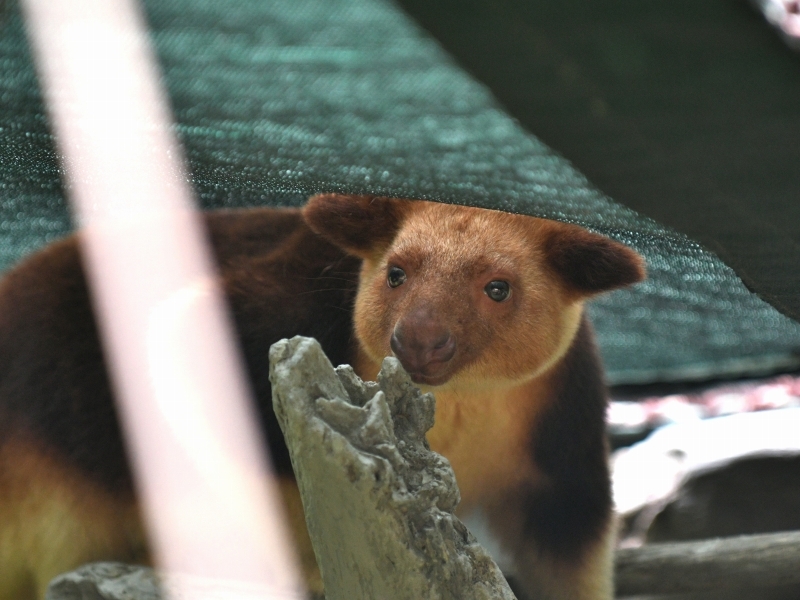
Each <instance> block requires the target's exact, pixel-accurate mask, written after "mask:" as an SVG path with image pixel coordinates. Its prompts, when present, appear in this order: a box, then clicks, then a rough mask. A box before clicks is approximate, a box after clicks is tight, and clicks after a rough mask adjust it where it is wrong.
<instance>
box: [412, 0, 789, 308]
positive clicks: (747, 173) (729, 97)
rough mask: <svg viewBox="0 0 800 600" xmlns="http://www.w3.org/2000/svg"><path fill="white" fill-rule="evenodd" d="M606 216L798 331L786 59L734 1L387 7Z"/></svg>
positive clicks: (455, 1) (416, 0) (422, 1)
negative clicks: (722, 272)
mask: <svg viewBox="0 0 800 600" xmlns="http://www.w3.org/2000/svg"><path fill="white" fill-rule="evenodd" d="M399 3H400V4H401V5H402V6H403V7H404V9H405V10H406V11H407V12H408V13H409V14H410V15H411V16H413V17H414V18H415V19H416V20H417V21H418V22H419V23H420V24H421V25H422V26H423V27H425V28H426V29H427V30H428V31H429V32H430V33H432V34H433V35H434V36H435V37H436V38H437V39H438V40H439V41H440V43H442V45H443V46H444V47H445V49H446V50H447V51H448V52H450V53H451V54H452V55H453V56H455V57H456V59H457V60H458V61H459V63H460V64H461V65H462V66H463V67H465V68H466V69H467V70H468V71H469V72H470V73H471V74H473V75H474V76H475V77H477V78H478V79H479V80H481V81H482V82H484V83H485V84H487V85H488V86H489V87H490V88H491V90H492V92H493V93H494V95H495V97H496V98H497V99H498V100H499V101H500V102H501V103H502V104H503V106H504V107H505V108H506V109H507V110H508V111H509V112H510V113H511V114H512V115H513V116H515V117H516V118H517V119H519V121H520V122H521V123H522V124H523V125H524V126H525V127H526V128H528V129H529V130H530V131H532V132H534V133H535V134H536V135H537V136H538V137H539V138H541V139H542V140H543V141H544V142H545V143H546V144H548V145H550V146H551V147H552V148H554V149H555V150H556V151H558V152H560V153H561V154H563V155H564V156H565V157H566V158H567V159H569V160H570V161H572V162H573V164H574V165H575V166H576V167H577V168H578V169H579V170H580V171H582V172H583V173H584V174H586V175H587V177H588V178H589V180H590V181H592V182H593V183H594V184H595V185H597V186H598V187H599V188H600V189H601V190H603V191H604V192H606V193H607V194H609V195H610V196H611V197H612V198H614V200H616V201H617V202H620V203H622V204H625V205H627V206H629V207H630V208H633V209H634V210H636V211H639V212H641V213H643V214H644V215H647V216H650V217H652V218H654V219H656V220H657V221H660V222H661V223H664V224H666V225H669V226H672V227H674V228H676V229H678V230H679V231H682V232H684V233H686V234H687V235H689V236H690V237H692V238H694V239H695V240H697V241H699V242H701V243H702V244H703V245H705V246H706V247H707V248H708V249H710V250H711V251H713V252H715V253H716V254H717V255H718V256H720V258H722V259H723V260H724V261H725V262H727V263H728V264H729V265H731V266H732V267H733V268H734V269H735V270H736V272H737V273H738V274H739V275H740V276H741V277H742V279H743V280H744V282H745V284H746V285H748V287H750V289H752V290H754V291H756V292H757V293H758V294H759V295H760V296H761V297H762V298H764V299H766V300H767V301H768V302H770V303H771V304H773V305H774V306H775V307H776V308H778V309H779V310H781V311H782V312H784V313H785V314H787V315H789V316H791V317H793V318H795V319H797V318H798V317H800V294H798V291H800V283H799V282H800V278H798V275H800V245H799V244H800V202H798V200H799V199H800V171H799V169H798V167H799V166H800V152H799V151H798V149H799V148H800V58H799V57H798V56H797V55H796V54H794V53H792V51H791V50H789V49H788V47H786V46H785V45H784V44H783V42H782V41H781V40H780V38H779V37H778V35H776V32H775V31H774V30H772V29H771V28H770V27H769V26H768V25H767V24H766V22H765V21H764V19H763V18H762V17H761V15H760V13H758V12H756V11H755V10H754V9H753V7H751V6H750V5H749V4H748V3H746V2H745V1H744V0H668V1H664V0H593V1H591V2H587V1H584V0H557V1H554V0H400V1H399Z"/></svg>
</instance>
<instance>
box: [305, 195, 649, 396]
mask: <svg viewBox="0 0 800 600" xmlns="http://www.w3.org/2000/svg"><path fill="white" fill-rule="evenodd" d="M305 216H306V219H307V221H308V222H309V224H310V225H311V227H312V229H314V230H315V231H317V232H319V233H321V234H323V235H325V236H326V237H328V238H329V239H331V240H332V241H334V243H337V244H339V245H340V246H342V247H343V248H344V249H345V250H347V251H349V252H352V253H354V254H357V255H358V256H361V257H362V259H363V264H362V270H361V277H360V282H359V288H358V294H357V298H356V305H355V315H354V322H355V329H356V335H357V338H358V340H359V342H360V343H361V346H362V349H363V350H364V351H365V352H366V353H367V354H368V355H369V357H370V358H372V359H373V360H375V361H380V360H382V359H383V357H385V356H391V355H395V356H396V357H397V358H398V359H399V360H400V362H401V363H402V364H403V367H404V368H405V369H406V370H407V371H408V372H409V374H410V375H411V378H412V379H413V380H414V382H415V383H417V384H420V385H426V386H442V385H448V386H457V385H461V384H468V385H470V386H476V385H486V384H492V385H496V384H498V383H502V382H504V381H508V382H519V381H520V380H525V379H528V378H531V377H534V376H536V375H537V374H539V373H541V372H543V371H545V370H546V369H547V368H548V367H549V366H550V365H552V364H553V363H555V362H556V361H557V360H558V359H559V358H560V357H561V356H563V354H564V353H565V352H566V350H567V349H568V347H569V345H570V342H571V341H572V338H573V336H574V335H575V332H576V331H577V329H578V326H579V324H580V319H581V313H582V306H583V301H584V300H585V299H586V298H587V297H588V296H590V295H592V294H594V293H597V292H599V291H604V290H606V289H611V288H613V287H619V286H620V285H626V284H628V283H632V282H634V281H638V280H639V279H640V278H641V277H642V275H643V271H642V267H641V259H640V258H639V257H638V255H636V254H635V253H634V252H633V251H631V250H629V249H627V248H626V247H624V246H622V245H620V244H617V243H616V242H612V241H611V240H607V239H606V238H603V237H601V236H597V235H595V234H591V233H589V232H587V231H585V230H583V229H581V228H578V227H575V226H571V225H565V224H561V223H556V222H553V221H547V220H543V219H536V218H533V217H527V216H521V215H511V214H508V213H504V212H499V211H491V210H485V209H478V208H468V207H462V206H452V205H445V204H438V203H432V202H422V201H413V202H412V201H402V200H390V199H377V198H368V197H363V196H362V197H348V196H317V197H315V198H312V200H311V201H310V203H309V205H308V206H307V208H306V210H305Z"/></svg>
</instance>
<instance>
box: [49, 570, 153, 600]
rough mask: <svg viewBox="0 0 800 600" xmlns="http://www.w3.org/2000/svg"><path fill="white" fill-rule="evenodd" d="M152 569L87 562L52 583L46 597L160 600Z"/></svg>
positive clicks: (50, 598) (53, 599) (68, 599)
mask: <svg viewBox="0 0 800 600" xmlns="http://www.w3.org/2000/svg"><path fill="white" fill-rule="evenodd" d="M161 599H162V595H161V591H160V587H159V581H158V577H157V576H156V574H155V571H153V569H149V568H147V567H139V566H135V565H125V564H122V563H112V562H101V563H92V564H89V565H85V566H83V567H81V568H79V569H76V570H75V571H71V572H69V573H65V574H64V575H59V576H58V577H56V578H55V579H53V581H52V582H50V585H49V587H48V588H47V593H46V594H45V600H161Z"/></svg>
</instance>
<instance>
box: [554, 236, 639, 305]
mask: <svg viewBox="0 0 800 600" xmlns="http://www.w3.org/2000/svg"><path fill="white" fill-rule="evenodd" d="M548 229H549V231H548V232H547V234H546V237H545V243H544V250H545V255H546V256H547V260H548V262H549V263H550V265H551V266H552V267H553V268H554V269H555V271H556V272H557V273H558V274H559V275H560V276H561V278H562V279H563V281H564V282H565V283H566V284H567V286H568V287H569V288H572V289H573V290H574V291H575V292H577V293H578V294H579V295H581V296H592V295H594V294H599V293H600V292H607V291H609V290H614V289H617V288H621V287H625V286H628V285H631V284H634V283H637V282H639V281H642V280H643V279H644V278H645V277H646V276H647V272H646V270H645V262H644V259H643V258H642V257H641V256H640V255H639V254H638V253H636V252H635V251H634V250H631V249H630V248H628V247H627V246H625V245H623V244H620V243H619V242H615V241H613V240H610V239H609V238H607V237H603V236H601V235H597V234H595V233H591V232H589V231H586V230H585V229H583V228H581V227H578V226H576V225H568V224H565V223H555V222H553V223H552V225H551V227H548Z"/></svg>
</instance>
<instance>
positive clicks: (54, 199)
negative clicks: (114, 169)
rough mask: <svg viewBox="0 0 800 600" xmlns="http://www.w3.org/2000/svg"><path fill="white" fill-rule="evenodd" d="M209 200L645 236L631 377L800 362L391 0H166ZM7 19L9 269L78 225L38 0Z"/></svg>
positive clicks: (780, 328)
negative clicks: (319, 198) (30, 21)
mask: <svg viewBox="0 0 800 600" xmlns="http://www.w3.org/2000/svg"><path fill="white" fill-rule="evenodd" d="M146 6H147V11H148V17H149V19H150V23H151V27H152V32H153V37H154V40H155V44H156V47H157V49H158V52H159V56H160V59H161V61H162V69H163V71H164V74H165V78H166V84H167V87H168V89H169V92H170V95H171V99H172V103H173V109H174V113H175V118H176V120H177V129H178V133H179V135H180V137H181V139H182V141H183V143H184V146H185V149H186V154H187V157H188V160H189V164H190V168H191V172H192V178H193V183H194V186H195V189H196V192H197V195H198V198H199V201H200V203H201V204H202V206H203V207H205V208H213V207H222V206H225V207H232V206H249V205H263V204H272V205H298V204H301V203H302V202H303V201H304V200H305V198H306V197H307V196H308V195H309V194H311V193H314V192H318V191H342V192H359V193H363V192H370V193H379V194H385V195H392V196H403V197H414V198H426V199H432V200H439V201H445V202H455V203H461V204H469V205H475V206H482V207H489V208H499V209H503V210H508V211H512V212H521V213H526V214H532V215H537V216H544V217H550V218H556V219H561V220H565V221H570V222H574V223H578V224H581V225H584V226H587V227H589V228H591V229H594V230H596V231H598V232H600V233H603V234H606V235H609V236H611V237H614V238H616V239H619V240H621V241H623V242H625V243H628V244H630V245H631V246H633V247H635V248H636V249H638V250H639V251H640V252H642V253H643V254H644V255H645V257H646V258H647V261H648V265H649V269H650V278H649V280H648V281H647V282H645V283H643V284H641V285H639V286H637V287H636V288H635V289H632V290H630V291H621V292H617V293H615V294H613V295H610V296H607V297H604V298H602V299H600V300H598V301H596V302H595V303H594V304H593V305H592V307H591V313H592V316H593V319H594V322H595V326H596V329H597V331H598V335H599V338H600V343H601V346H602V351H603V355H604V359H605V361H606V365H607V367H608V371H609V377H610V379H611V381H612V382H617V383H620V382H642V381H655V380H670V379H673V380H674V379H682V378H695V377H711V376H724V375H734V374H739V373H750V372H755V371H759V370H769V369H788V368H794V367H796V366H797V364H798V362H797V358H796V356H795V350H796V349H797V348H798V347H800V326H799V325H798V324H797V323H795V322H794V321H792V320H790V319H788V318H787V317H784V316H782V315H781V314H780V313H778V312H777V311H776V310H775V309H773V308H772V307H771V306H769V305H768V304H766V303H765V302H763V301H761V300H760V299H759V298H758V297H757V296H755V295H754V294H752V293H751V292H749V291H748V290H747V288H746V287H745V286H744V285H743V284H742V282H741V280H740V279H739V278H738V277H737V276H736V275H735V273H734V272H733V271H732V270H731V269H730V268H729V267H727V266H725V265H724V264H723V263H722V262H721V261H720V260H719V259H718V258H716V257H715V256H714V255H713V254H711V253H709V252H707V251H706V250H704V249H703V248H701V247H700V246H699V245H698V244H697V243H695V242H693V241H691V240H690V239H688V238H687V237H685V236H684V235H683V234H680V233H677V232H676V231H673V230H671V229H668V228H666V227H663V226H660V225H659V224H657V223H655V222H654V221H651V220H649V219H647V218H644V217H642V216H639V215H638V214H636V213H634V212H633V211H631V210H630V209H627V208H625V207H623V206H622V205H620V204H617V203H615V202H614V201H612V200H611V199H609V198H608V197H607V196H605V195H604V194H603V193H602V192H601V191H599V190H598V189H596V188H595V187H594V186H593V185H592V184H591V183H590V182H588V181H587V180H586V179H585V178H584V176H582V175H581V174H580V173H579V172H577V171H576V170H575V169H574V168H573V167H571V166H570V164H569V163H568V162H567V161H566V160H565V159H563V158H562V157H560V156H558V155H556V154H555V153H554V152H553V151H551V150H550V149H548V148H547V147H546V146H545V145H544V144H543V143H541V142H540V141H539V140H538V139H536V138H535V137H534V136H533V135H531V134H530V133H528V132H526V130H524V129H523V128H522V127H521V126H520V125H519V124H518V123H517V122H516V121H514V120H513V119H512V118H511V117H509V116H508V114H506V113H505V112H504V110H503V109H501V108H500V106H499V105H498V103H497V102H496V100H495V99H494V98H493V96H492V95H491V94H490V92H489V91H488V90H487V88H485V87H483V86H482V85H481V84H479V83H478V82H477V81H476V80H474V79H472V78H471V77H470V76H469V75H467V74H466V72H465V71H463V70H462V69H461V68H460V67H459V66H457V65H456V63H455V62H454V61H453V60H452V59H451V58H450V57H449V56H448V55H447V54H446V53H445V52H444V51H443V50H442V49H441V48H440V46H439V45H438V44H437V43H436V42H435V41H434V40H433V39H432V38H431V37H429V35H428V34H426V33H424V32H423V30H422V29H420V28H419V27H418V26H417V25H416V24H415V23H414V22H413V21H412V20H411V19H410V18H409V17H408V16H406V14H405V13H403V12H402V11H401V10H400V9H399V8H398V7H397V6H396V5H394V4H392V3H390V2H388V1H386V0H346V1H345V0H342V1H339V0H293V1H292V2H267V1H263V0H230V1H220V0H152V1H150V2H148V3H147V4H146ZM2 19H3V22H2V25H0V27H2V29H0V99H2V101H1V104H0V106H1V110H0V264H2V266H3V267H7V266H9V265H11V264H12V263H13V262H14V261H16V260H17V259H18V258H19V257H20V256H22V255H24V254H25V253H27V252H30V251H32V250H33V249H35V248H37V247H39V246H41V245H42V244H44V243H45V242H47V241H48V240H51V239H53V238H55V237H57V236H59V235H62V234H64V233H65V232H67V231H68V230H69V228H70V225H69V219H68V215H67V211H66V208H65V201H64V191H63V189H62V186H61V183H60V179H59V172H58V166H57V160H56V157H55V154H54V149H53V141H52V139H51V137H50V135H49V133H48V127H47V123H46V118H45V116H44V110H43V106H42V102H41V98H40V95H39V91H38V87H37V84H36V80H35V75H34V72H33V67H32V63H31V57H30V53H29V49H28V47H27V43H26V40H25V37H24V31H23V27H22V22H21V19H20V16H19V12H18V9H17V8H16V7H15V6H14V5H13V4H12V5H10V6H8V7H7V8H6V11H5V14H4V15H3V17H2Z"/></svg>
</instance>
